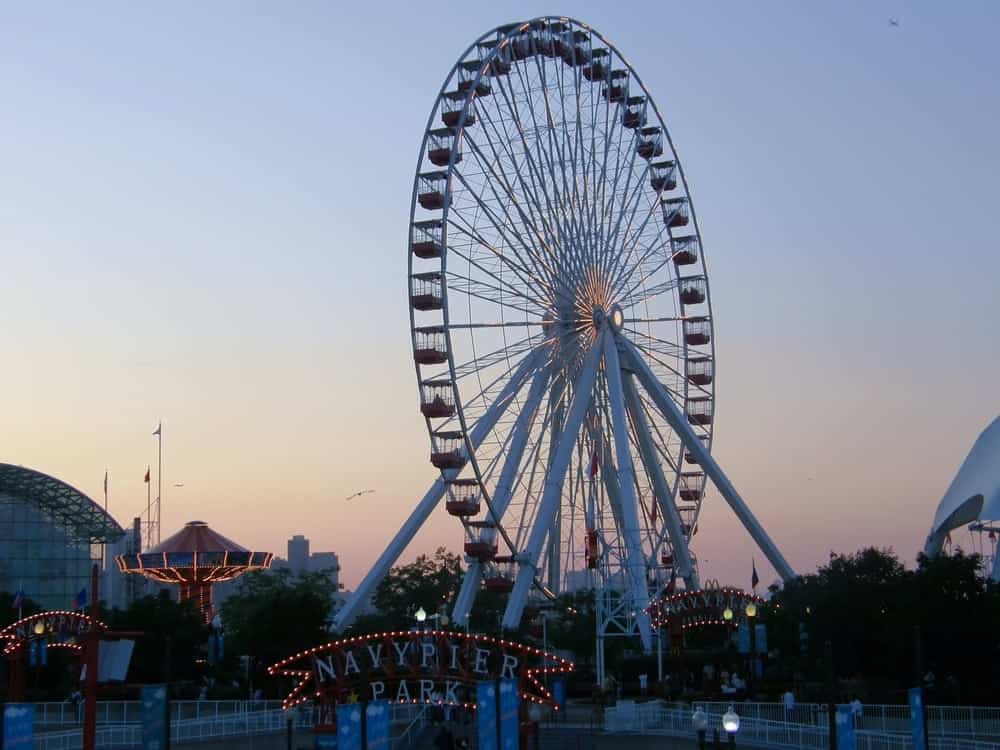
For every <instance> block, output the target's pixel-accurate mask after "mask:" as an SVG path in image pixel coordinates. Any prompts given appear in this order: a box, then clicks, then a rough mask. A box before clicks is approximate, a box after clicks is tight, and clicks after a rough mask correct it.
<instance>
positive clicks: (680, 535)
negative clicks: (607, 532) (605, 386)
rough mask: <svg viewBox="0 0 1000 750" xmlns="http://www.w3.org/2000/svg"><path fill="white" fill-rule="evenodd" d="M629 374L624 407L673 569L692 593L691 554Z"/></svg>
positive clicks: (695, 579) (695, 585) (625, 380)
mask: <svg viewBox="0 0 1000 750" xmlns="http://www.w3.org/2000/svg"><path fill="white" fill-rule="evenodd" d="M632 377H633V376H632V374H631V373H630V372H628V371H625V372H624V377H623V378H622V387H623V388H624V390H625V406H626V407H627V408H628V413H629V415H630V416H631V417H632V424H633V425H634V426H635V436H636V442H638V443H639V453H640V454H641V455H642V462H643V465H644V466H645V467H646V474H647V475H648V476H649V478H650V480H651V481H652V483H653V490H654V491H655V492H656V503H657V507H659V509H660V517H661V518H663V522H664V523H665V524H666V526H667V533H668V534H669V535H670V548H671V551H672V553H673V556H674V567H675V569H676V570H677V572H678V574H679V575H680V577H681V578H683V579H684V584H685V585H686V586H687V588H689V589H691V590H694V589H697V588H698V576H697V574H696V573H695V572H694V565H693V564H692V563H691V553H690V552H689V551H688V546H687V540H686V539H685V538H684V531H683V529H682V522H681V515H680V513H678V512H677V506H676V505H675V504H674V501H673V496H672V495H671V493H670V486H669V485H668V484H667V478H666V477H665V476H664V474H663V467H662V466H660V462H659V460H658V458H657V453H656V447H655V446H654V445H653V439H652V437H651V436H650V433H649V422H648V421H647V420H646V414H645V411H644V410H643V408H642V402H641V400H640V398H639V394H638V392H637V391H636V389H635V383H634V382H633V381H632Z"/></svg>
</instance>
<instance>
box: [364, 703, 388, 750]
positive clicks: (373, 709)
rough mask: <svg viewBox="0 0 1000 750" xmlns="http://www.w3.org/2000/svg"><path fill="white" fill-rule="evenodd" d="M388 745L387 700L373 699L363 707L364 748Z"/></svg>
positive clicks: (376, 748)
mask: <svg viewBox="0 0 1000 750" xmlns="http://www.w3.org/2000/svg"><path fill="white" fill-rule="evenodd" d="M384 747H389V701H373V702H371V703H369V704H368V706H367V707H366V708H365V750H378V748H384Z"/></svg>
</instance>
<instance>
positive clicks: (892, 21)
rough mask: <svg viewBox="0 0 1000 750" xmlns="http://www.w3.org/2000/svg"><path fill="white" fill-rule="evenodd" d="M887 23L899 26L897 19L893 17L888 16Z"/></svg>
mask: <svg viewBox="0 0 1000 750" xmlns="http://www.w3.org/2000/svg"><path fill="white" fill-rule="evenodd" d="M889 25H890V26H896V27H897V28H898V27H899V21H897V20H896V19H895V18H890V19H889Z"/></svg>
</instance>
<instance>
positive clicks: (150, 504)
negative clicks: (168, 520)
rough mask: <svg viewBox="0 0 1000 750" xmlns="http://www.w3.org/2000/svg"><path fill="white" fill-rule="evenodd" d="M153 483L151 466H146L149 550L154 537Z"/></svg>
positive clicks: (147, 547)
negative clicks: (150, 479) (150, 476)
mask: <svg viewBox="0 0 1000 750" xmlns="http://www.w3.org/2000/svg"><path fill="white" fill-rule="evenodd" d="M152 487H153V485H152V484H151V483H150V481H149V467H148V466H147V467H146V549H147V550H148V549H149V548H150V547H152V546H153V545H151V544H150V543H149V542H150V540H151V539H152V534H153V501H152V500H151V499H150V498H151V492H152Z"/></svg>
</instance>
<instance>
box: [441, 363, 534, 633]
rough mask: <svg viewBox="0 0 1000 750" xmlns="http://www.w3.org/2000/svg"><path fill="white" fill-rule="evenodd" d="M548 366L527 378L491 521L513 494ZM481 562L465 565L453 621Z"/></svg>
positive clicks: (470, 597) (472, 595)
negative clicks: (527, 386) (528, 383)
mask: <svg viewBox="0 0 1000 750" xmlns="http://www.w3.org/2000/svg"><path fill="white" fill-rule="evenodd" d="M550 375H551V368H549V367H548V366H545V367H542V368H540V369H539V370H538V371H536V372H535V377H534V379H533V380H532V381H531V388H530V389H529V390H528V397H527V398H526V399H525V402H524V406H522V407H521V412H520V414H518V415H517V420H516V421H515V422H514V427H513V430H512V432H513V434H512V435H511V439H510V445H509V446H508V448H507V456H506V457H505V458H504V464H503V469H501V471H500V478H499V479H498V480H497V484H496V488H495V489H494V492H493V497H492V498H491V499H490V505H491V507H492V509H493V515H492V519H493V522H494V523H496V524H499V523H500V521H501V520H502V519H503V516H504V513H506V512H507V506H508V505H510V498H511V497H512V495H513V494H514V487H515V486H516V485H517V482H518V480H519V478H520V477H519V474H518V470H519V469H520V468H521V459H522V458H523V456H524V449H525V446H526V445H527V444H528V438H529V437H530V436H531V425H532V424H533V422H534V420H535V413H536V412H537V411H538V405H539V404H540V403H541V401H542V396H543V395H545V388H546V386H547V385H548V382H549V376H550ZM483 536H484V537H485V538H487V539H489V540H491V541H492V540H493V539H495V538H496V532H495V531H490V530H484V532H483ZM482 569H483V566H482V564H481V563H480V562H479V561H478V560H470V561H469V567H468V568H466V569H465V577H464V578H463V579H462V587H461V588H460V589H459V592H458V596H457V597H456V598H455V606H454V607H453V608H452V612H451V619H452V621H453V622H456V623H464V622H465V620H466V618H467V617H468V616H469V612H471V611H472V605H473V603H474V602H475V600H476V594H477V593H478V592H479V577H480V576H481V575H482Z"/></svg>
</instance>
